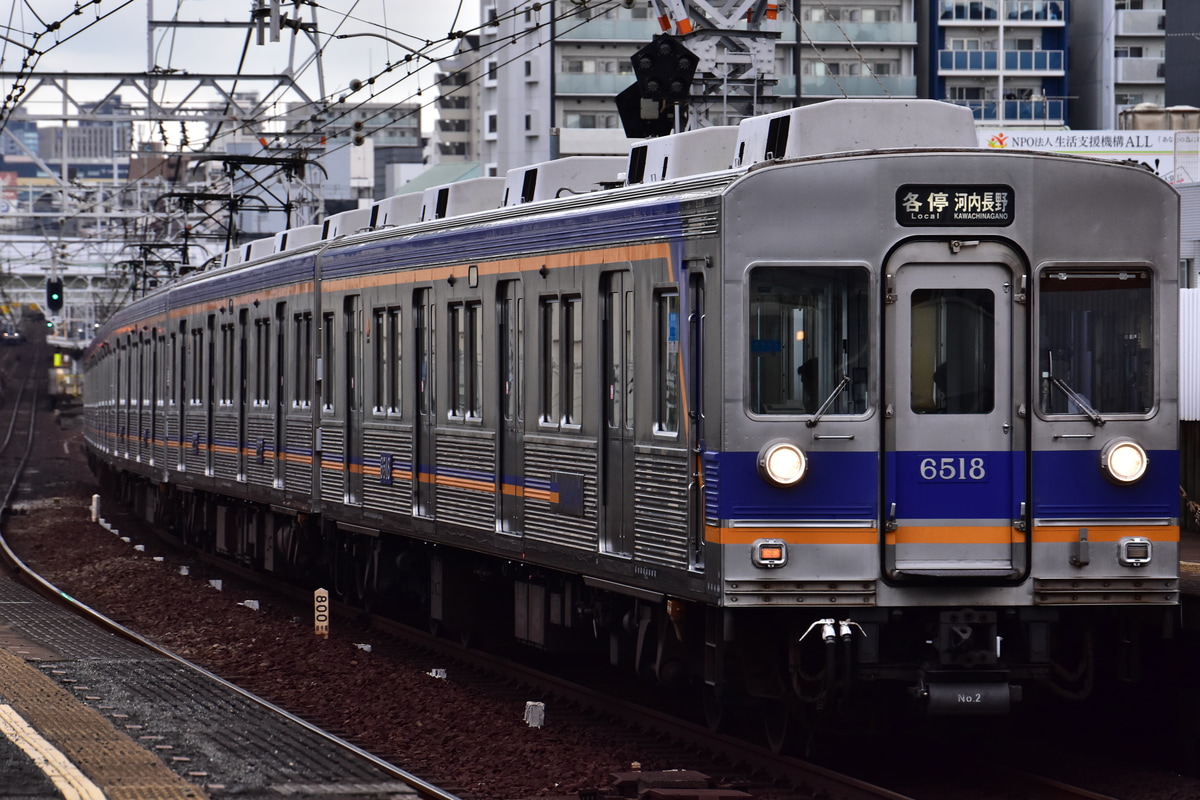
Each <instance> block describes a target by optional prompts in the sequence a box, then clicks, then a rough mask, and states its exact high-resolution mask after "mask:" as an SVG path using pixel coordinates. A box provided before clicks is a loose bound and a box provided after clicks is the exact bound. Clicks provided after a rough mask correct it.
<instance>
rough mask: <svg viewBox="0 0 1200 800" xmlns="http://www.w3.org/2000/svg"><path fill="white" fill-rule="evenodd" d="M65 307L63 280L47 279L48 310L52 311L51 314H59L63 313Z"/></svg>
mask: <svg viewBox="0 0 1200 800" xmlns="http://www.w3.org/2000/svg"><path fill="white" fill-rule="evenodd" d="M62 307H63V282H62V278H47V279H46V308H48V309H50V311H51V313H55V314H57V313H58V312H59V311H62Z"/></svg>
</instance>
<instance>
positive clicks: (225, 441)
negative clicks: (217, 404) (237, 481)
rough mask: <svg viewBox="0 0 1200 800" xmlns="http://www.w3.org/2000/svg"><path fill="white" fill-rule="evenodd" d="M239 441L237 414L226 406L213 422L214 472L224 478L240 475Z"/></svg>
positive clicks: (230, 407)
mask: <svg viewBox="0 0 1200 800" xmlns="http://www.w3.org/2000/svg"><path fill="white" fill-rule="evenodd" d="M241 444H242V443H241V442H240V441H238V425H237V416H236V412H235V411H234V410H233V407H232V406H226V407H224V408H222V409H221V411H220V412H219V413H218V415H217V418H216V419H214V420H213V460H212V464H213V472H214V474H216V475H218V476H220V477H222V478H236V477H237V474H238V454H237V451H238V449H239V448H240V447H241Z"/></svg>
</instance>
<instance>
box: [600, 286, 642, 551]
mask: <svg viewBox="0 0 1200 800" xmlns="http://www.w3.org/2000/svg"><path fill="white" fill-rule="evenodd" d="M600 296H601V302H602V305H603V308H602V318H601V324H602V326H603V335H602V337H601V339H602V343H601V348H602V354H601V359H600V360H601V365H600V369H601V373H600V374H601V379H600V381H599V384H600V386H601V387H603V392H604V397H603V398H602V402H601V407H602V408H603V409H604V413H603V420H602V425H601V436H602V437H603V438H602V445H601V458H602V460H603V472H602V475H601V478H602V481H601V486H602V489H601V497H602V516H601V525H602V528H601V530H602V531H603V548H604V552H606V553H613V554H616V555H631V554H632V553H633V486H634V483H633V477H634V476H633V408H634V407H633V374H634V373H633V369H634V363H633V334H634V330H633V275H632V273H630V272H629V271H628V270H621V271H618V272H606V273H605V274H604V276H603V281H602V283H601V288H600Z"/></svg>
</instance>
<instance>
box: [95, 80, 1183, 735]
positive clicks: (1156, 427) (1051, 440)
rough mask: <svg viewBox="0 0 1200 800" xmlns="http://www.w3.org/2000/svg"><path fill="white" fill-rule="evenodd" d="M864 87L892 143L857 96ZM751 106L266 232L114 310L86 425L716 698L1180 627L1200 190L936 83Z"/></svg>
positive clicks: (935, 692) (339, 578)
mask: <svg viewBox="0 0 1200 800" xmlns="http://www.w3.org/2000/svg"><path fill="white" fill-rule="evenodd" d="M902 106H903V107H902ZM839 109H840V110H839ZM925 113H932V114H933V115H934V118H935V119H937V120H939V122H938V124H937V125H936V126H935V128H934V129H933V131H932V133H922V131H923V130H927V129H928V126H924V127H923V126H922V124H921V123H922V121H921V116H922V114H925ZM877 115H881V116H877ZM873 117H875V118H876V119H877V121H878V120H879V119H883V120H888V121H890V124H892V125H893V126H894V127H895V130H896V131H897V132H898V135H899V133H900V132H902V133H903V136H902V137H901V139H902V141H901V140H896V141H898V142H900V143H901V144H903V145H904V146H903V147H887V148H884V147H883V146H882V145H881V143H880V142H881V140H880V135H879V132H878V130H876V131H873V132H871V133H870V135H867V134H865V133H864V134H863V135H857V134H856V135H854V136H843V135H840V134H839V135H838V136H834V135H833V134H832V133H830V130H835V129H836V130H842V131H843V132H844V131H845V130H847V128H846V125H848V124H850V125H851V127H853V125H863V124H868V122H869V121H870V120H871V119H872V118H873ZM835 119H836V120H838V121H837V123H836V124H835V125H833V126H832V128H830V127H829V126H830V122H831V120H835ZM846 120H849V122H846ZM744 125H745V128H744V129H743V130H741V131H739V132H736V133H735V132H733V131H720V132H718V134H717V135H706V136H704V137H699V136H697V135H696V134H697V133H700V132H693V133H692V134H685V135H684V136H685V138H684V139H683V140H681V142H680V149H679V151H678V155H685V154H686V153H687V152H691V150H696V148H700V149H699V150H696V152H700V153H702V154H703V158H702V159H701V160H702V161H703V163H702V164H701V165H700V166H699V167H698V168H697V171H698V172H699V173H701V174H697V175H692V176H689V175H687V174H680V172H682V173H686V169H683V170H680V167H684V166H685V164H686V159H685V158H682V157H681V158H679V159H675V160H672V156H673V155H677V154H676V153H675V151H674V150H673V149H672V143H671V141H670V140H669V139H664V140H662V141H661V142H655V143H654V154H655V155H654V159H655V161H656V163H657V161H658V160H659V159H661V160H663V161H664V162H666V163H670V164H672V165H674V166H672V168H671V172H670V173H667V178H666V179H663V178H662V176H661V175H659V174H657V173H654V172H653V170H651V171H650V172H646V171H645V166H646V165H645V164H644V163H642V164H641V167H642V171H641V172H640V173H639V178H638V180H636V181H635V180H633V179H632V178H631V179H629V180H628V182H627V184H626V185H624V186H619V187H617V188H611V187H608V183H607V182H605V181H600V180H598V179H597V182H598V183H600V184H603V185H605V187H606V188H604V189H602V190H600V191H596V192H592V193H589V194H584V195H575V194H572V193H571V192H565V193H556V192H553V191H548V190H547V187H546V186H537V187H536V191H532V189H533V187H531V186H528V185H527V184H529V183H530V182H531V181H530V180H528V179H527V178H526V177H522V176H521V175H516V176H515V177H511V179H510V181H509V183H508V191H509V198H508V199H507V200H503V199H502V198H500V197H499V196H497V198H496V202H495V203H491V204H490V205H489V206H488V207H489V208H494V210H485V211H472V212H471V213H466V214H463V215H459V216H456V215H455V214H454V213H453V212H452V209H451V206H450V201H449V199H448V198H449V196H450V195H449V194H447V201H446V203H447V205H446V208H445V209H444V210H445V212H446V213H437V214H435V215H434V216H432V217H431V216H428V215H426V216H425V218H424V219H425V221H423V222H415V221H414V222H412V223H408V224H400V225H398V226H393V223H388V225H387V227H385V228H383V229H380V230H369V229H368V230H364V231H358V232H354V231H350V232H349V234H348V235H345V234H346V232H345V231H343V232H342V233H343V235H341V236H339V237H338V238H327V239H322V240H319V241H312V242H308V241H306V240H307V239H308V238H313V237H312V236H310V235H307V234H306V236H304V237H300V238H298V239H297V242H296V244H295V246H294V247H293V246H291V245H289V246H288V248H287V249H285V248H284V247H282V246H281V245H280V244H279V241H280V237H276V239H275V240H274V241H275V242H276V244H275V246H274V251H275V252H272V253H271V254H270V255H266V256H263V255H261V253H258V252H253V253H246V254H244V255H248V256H249V258H248V259H247V258H243V259H242V260H241V261H240V263H232V262H228V265H227V266H225V267H223V268H221V269H218V270H215V271H213V272H211V273H202V274H198V275H194V276H190V277H188V278H187V279H185V280H182V281H180V282H179V283H178V284H176V285H174V286H172V287H169V288H167V289H164V290H161V291H159V292H158V293H157V294H155V295H152V296H151V297H149V298H147V299H146V300H144V301H141V302H139V303H137V304H134V305H133V306H130V307H128V308H126V309H123V310H122V311H120V312H119V313H118V314H117V315H115V317H114V319H113V320H112V321H111V322H110V323H109V325H108V326H107V327H106V328H105V330H104V331H103V332H102V333H101V335H100V336H99V337H98V339H97V342H96V344H95V346H94V347H93V349H92V351H91V352H90V354H89V359H88V369H89V372H88V384H87V407H88V441H89V446H90V447H91V451H92V458H93V460H94V463H96V464H97V468H98V469H100V470H102V471H103V472H105V473H106V474H108V475H112V476H117V477H116V478H115V480H116V482H118V483H121V484H123V485H125V486H129V487H133V488H132V489H130V490H129V491H131V492H132V493H133V494H138V495H141V496H144V497H146V498H151V497H152V498H153V501H152V502H147V503H146V504H145V505H146V506H147V507H152V508H153V509H154V510H155V511H154V513H155V514H158V515H160V516H164V517H170V518H171V519H172V520H173V523H174V525H175V527H176V529H178V530H180V531H181V532H182V534H183V535H184V536H185V537H187V538H189V539H191V540H194V541H196V543H197V544H199V545H200V546H203V547H206V548H208V549H211V550H214V551H220V552H228V553H229V554H230V555H231V556H233V557H237V558H241V559H242V560H244V561H247V563H251V564H253V565H254V566H255V567H257V568H260V569H265V570H269V571H273V572H279V573H282V574H287V575H291V576H294V577H297V578H299V579H303V580H312V581H321V582H323V583H330V584H331V585H332V586H333V591H335V592H337V593H338V594H339V595H340V596H342V597H344V598H345V599H347V600H349V601H351V602H354V603H357V604H360V605H362V606H363V607H365V608H370V609H388V610H390V611H396V612H400V613H410V614H411V613H416V614H419V615H421V616H423V617H424V618H426V619H428V620H429V621H431V622H432V623H434V624H436V625H438V626H439V627H442V628H445V629H448V630H453V631H457V632H458V633H459V634H460V635H464V636H468V635H472V633H473V632H474V633H478V632H480V631H487V632H489V633H491V634H494V633H495V632H496V631H497V630H498V629H504V630H507V631H508V633H509V635H511V636H512V637H513V638H516V639H517V640H519V641H522V642H525V643H527V644H530V645H532V646H535V647H540V648H544V649H548V650H549V649H584V650H588V651H593V652H596V653H597V654H598V656H599V657H607V658H608V659H609V660H610V661H612V662H613V663H617V664H622V665H625V666H631V667H632V668H633V669H634V670H636V671H637V672H639V673H641V674H650V675H653V676H656V677H657V678H658V679H660V680H662V681H664V682H667V683H672V684H680V685H689V684H690V685H694V686H700V687H706V688H705V689H704V692H705V697H706V707H707V708H709V710H710V712H711V713H710V718H711V719H713V720H715V719H716V718H717V717H718V716H719V714H717V713H716V710H717V709H718V708H719V707H720V705H721V702H727V701H732V700H734V699H737V698H740V699H749V700H750V701H753V702H761V703H765V704H767V706H766V707H769V708H771V709H779V708H783V709H787V710H789V711H791V710H799V709H807V710H808V711H809V712H812V711H815V710H819V711H820V712H821V713H823V714H834V715H836V714H837V713H839V712H842V711H847V710H849V709H852V708H861V707H862V704H861V703H858V702H857V700H856V698H858V697H860V696H861V693H862V692H863V691H869V692H877V691H880V690H881V688H880V687H883V686H896V687H897V688H898V692H899V694H901V695H904V696H912V697H915V698H917V699H918V701H919V702H920V704H921V705H923V706H924V707H925V708H927V709H928V710H929V711H932V712H935V713H997V712H1003V711H1006V710H1007V709H1008V708H1009V707H1010V706H1011V705H1012V704H1013V702H1015V700H1017V699H1018V698H1020V697H1021V696H1028V695H1029V692H1028V691H1025V690H1024V689H1025V687H1030V686H1035V685H1039V684H1043V683H1048V684H1052V683H1053V681H1054V676H1055V675H1056V674H1058V675H1061V674H1063V673H1065V672H1071V670H1068V669H1065V668H1063V667H1062V665H1063V664H1064V663H1070V664H1074V665H1076V667H1075V668H1073V669H1075V671H1076V672H1078V670H1080V669H1082V670H1084V671H1085V672H1087V673H1088V675H1089V676H1090V675H1092V674H1093V673H1095V671H1096V670H1097V669H1098V667H1097V666H1096V665H1095V664H1094V663H1090V664H1089V663H1086V658H1085V656H1087V655H1088V654H1091V653H1094V652H1096V649H1095V648H1094V647H1093V646H1092V644H1091V639H1090V638H1089V637H1090V636H1092V635H1093V633H1094V634H1095V635H1096V636H1102V635H1103V634H1105V633H1107V632H1111V631H1115V630H1117V629H1118V628H1119V626H1120V625H1125V624H1132V623H1135V622H1138V621H1142V622H1146V623H1148V624H1151V625H1156V624H1157V625H1161V624H1162V622H1163V620H1164V618H1168V614H1169V609H1170V608H1171V607H1172V606H1174V605H1175V604H1176V603H1177V602H1178V584H1177V567H1178V565H1177V550H1178V509H1177V505H1178V504H1177V497H1176V492H1177V486H1178V480H1177V479H1178V467H1177V456H1176V452H1175V451H1176V436H1177V433H1176V431H1177V423H1176V416H1177V410H1176V402H1177V400H1176V388H1175V372H1174V370H1175V359H1176V348H1175V344H1174V341H1173V338H1172V337H1173V334H1174V324H1175V319H1176V315H1177V304H1176V300H1175V292H1176V291H1177V284H1176V264H1177V259H1176V250H1177V242H1178V215H1177V198H1176V195H1175V193H1174V191H1173V190H1172V189H1171V188H1170V187H1169V186H1167V185H1166V184H1165V183H1163V182H1162V181H1160V180H1159V179H1157V178H1156V177H1155V176H1153V175H1150V174H1149V173H1146V172H1144V171H1141V170H1136V169H1131V168H1128V167H1124V166H1120V165H1115V164H1108V163H1102V162H1098V161H1092V160H1088V159H1079V158H1070V157H1060V156H1052V155H1046V154H1035V153H1009V152H990V151H986V150H979V149H973V148H970V147H967V146H965V145H964V134H963V130H965V129H966V128H968V127H970V120H969V113H968V114H967V119H966V120H964V119H963V118H962V117H961V115H959V114H958V111H956V110H955V109H952V108H948V107H943V106H942V105H941V104H933V105H932V106H930V105H926V104H923V103H908V101H905V103H902V104H901V105H896V104H894V103H889V102H884V101H881V102H880V103H861V102H855V103H848V104H845V105H842V104H839V103H831V104H828V106H827V107H826V108H822V109H819V110H816V111H813V110H809V109H797V110H794V111H792V112H787V113H786V114H783V115H774V116H773V117H771V118H769V119H766V120H748V121H747V122H746V123H744ZM797 132H798V133H797ZM847 141H848V142H850V144H845V143H844V142H847ZM719 142H725V143H734V142H736V148H737V151H736V152H735V153H731V154H730V155H729V158H728V160H727V162H720V159H719V158H717V157H716V156H714V155H713V154H712V153H711V152H709V150H710V149H711V147H712V146H715V145H714V143H719ZM838 142H843V143H842V144H837V143H838ZM701 145H703V147H701ZM643 147H644V146H643ZM851 147H857V148H861V149H859V150H855V151H853V152H850V151H848V148H851ZM706 148H708V149H706ZM635 149H636V148H635ZM645 158H646V155H645V153H641V154H640V155H639V154H636V153H635V154H634V156H631V161H630V168H632V167H633V166H637V164H635V162H638V161H639V159H640V160H641V161H644V160H645ZM718 163H727V164H728V165H730V166H727V167H724V168H715V167H714V166H713V165H714V164H718ZM586 166H587V167H588V169H589V170H591V171H595V170H596V169H602V168H604V167H605V163H604V162H596V163H592V162H589V163H588V164H587V165H586ZM569 172H570V175H571V176H572V180H576V181H578V180H582V178H580V177H579V176H580V175H582V174H583V173H582V172H580V170H579V169H574V168H573V169H572V170H570V171H569ZM555 174H557V173H556V172H555V171H554V170H541V171H538V172H536V173H535V178H534V179H533V181H534V182H535V183H536V181H541V180H553V176H554V175H555ZM564 174H565V173H564ZM672 175H675V176H677V177H672ZM537 176H540V177H537ZM588 176H589V177H588V180H592V179H593V177H594V176H591V172H588ZM517 178H520V180H519V181H518V180H517ZM614 179H615V176H614ZM493 183H495V182H493ZM500 183H502V182H500ZM518 184H519V186H518ZM489 187H490V188H492V189H495V190H496V191H497V192H499V184H498V183H497V185H496V186H491V184H489ZM483 188H484V189H487V188H488V187H483ZM517 188H519V189H520V192H518V193H517V195H519V196H515V195H514V190H515V189H517ZM569 188H571V190H572V192H573V191H576V190H577V189H578V187H577V186H575V185H574V184H572V186H571V187H569ZM526 189H531V191H530V192H529V197H526V196H525V194H526V192H525V190H526ZM556 195H562V196H561V197H560V199H554V198H555V196H556ZM438 197H439V194H438V192H432V194H429V198H431V200H432V201H433V202H435V203H436V202H438V200H437V198H438ZM474 202H475V203H476V205H478V202H479V201H478V198H477V197H476V199H475V200H474ZM393 206H395V209H394V208H393ZM501 206H503V207H501ZM398 208H399V204H395V203H392V204H391V205H389V206H388V209H389V212H388V213H390V212H391V211H394V210H396V209H398ZM472 208H475V206H472ZM360 216H362V215H360ZM378 216H380V215H379V214H375V215H372V216H371V218H372V219H373V218H376V217H378ZM364 218H366V217H364ZM355 220H357V217H356V218H355ZM1081 220H1084V221H1085V222H1081ZM343 222H346V221H345V220H343ZM350 223H354V224H355V225H357V222H355V221H354V220H350V221H349V222H346V224H350ZM306 230H307V229H306ZM233 261H237V259H233ZM147 513H150V512H147ZM1081 630H1087V631H1090V632H1091V633H1088V634H1081V633H1080V631H1081ZM1081 659H1084V660H1082V661H1081ZM1067 683H1069V682H1067ZM1084 683H1086V681H1084ZM1058 688H1059V689H1060V690H1061V691H1062V692H1063V693H1069V692H1071V691H1074V690H1076V689H1077V688H1078V687H1074V686H1068V685H1063V686H1059V687H1058ZM766 716H767V717H768V719H770V720H771V721H772V723H771V725H770V726H769V727H770V729H771V730H772V731H774V733H776V734H778V732H779V730H780V725H782V722H781V721H780V720H779V719H778V718H776V717H775V716H774V715H773V714H768V715H766ZM773 738H777V737H773Z"/></svg>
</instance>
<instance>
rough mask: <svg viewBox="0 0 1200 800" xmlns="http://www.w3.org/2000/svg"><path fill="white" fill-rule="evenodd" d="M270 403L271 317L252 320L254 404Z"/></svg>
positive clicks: (263, 404) (265, 404)
mask: <svg viewBox="0 0 1200 800" xmlns="http://www.w3.org/2000/svg"><path fill="white" fill-rule="evenodd" d="M270 404H271V318H270V317H260V318H259V319H256V320H254V405H256V406H267V405H270Z"/></svg>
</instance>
